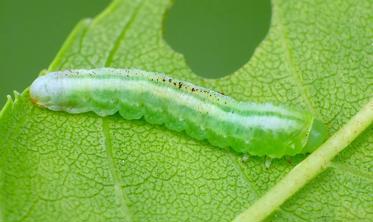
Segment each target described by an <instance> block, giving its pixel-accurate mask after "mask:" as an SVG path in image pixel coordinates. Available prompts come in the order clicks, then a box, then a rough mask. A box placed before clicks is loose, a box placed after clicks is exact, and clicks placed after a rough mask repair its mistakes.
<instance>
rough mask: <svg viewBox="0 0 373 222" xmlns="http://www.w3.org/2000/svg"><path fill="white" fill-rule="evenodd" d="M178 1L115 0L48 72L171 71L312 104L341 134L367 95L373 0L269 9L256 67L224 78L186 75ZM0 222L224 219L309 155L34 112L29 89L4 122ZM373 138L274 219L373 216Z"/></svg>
mask: <svg viewBox="0 0 373 222" xmlns="http://www.w3.org/2000/svg"><path fill="white" fill-rule="evenodd" d="M170 4H171V3H170V1H166V0H156V1H145V0H143V1H140V0H138V1H130V0H118V1H114V2H113V3H112V4H111V6H109V7H108V8H107V9H106V10H105V11H104V12H103V13H102V14H100V15H99V16H98V17H96V18H95V19H94V20H84V21H82V22H81V23H80V24H79V25H78V26H77V27H76V28H75V30H74V31H73V32H72V34H71V35H70V37H69V38H68V40H67V41H66V43H65V45H64V46H63V48H62V49H61V51H60V53H59V54H58V55H57V57H56V58H55V60H54V62H53V63H52V64H51V66H50V67H49V70H59V69H68V68H93V67H102V66H111V67H136V68H141V69H144V70H150V71H159V72H165V73H167V74H169V75H172V76H175V77H177V78H180V79H184V80H188V81H192V82H193V83H195V84H199V85H203V86H206V87H210V88H213V89H216V90H218V91H222V92H224V93H225V94H228V95H231V96H233V97H234V98H236V99H240V100H254V101H268V100H270V101H279V102H283V103H287V104H292V105H296V106H302V107H304V108H305V109H309V110H310V111H312V112H313V113H314V114H315V115H316V116H318V117H320V118H321V119H323V121H324V122H325V123H327V125H328V126H329V128H330V131H331V133H334V132H335V131H336V130H337V129H338V128H340V127H341V126H342V124H343V123H344V122H346V121H347V120H348V119H349V118H350V117H352V116H353V115H354V114H355V113H357V111H358V110H359V109H360V107H362V105H363V104H365V103H366V102H367V101H368V100H369V97H371V96H372V95H373V87H372V77H371V75H372V73H373V63H372V53H373V48H372V42H371V36H372V35H373V17H372V16H371V9H372V6H373V4H372V2H371V1H369V0H364V1H359V4H356V2H355V1H353V0H344V1H342V0H340V1H321V0H320V1H311V0H310V1H296V0H292V1H278V0H275V1H273V14H272V24H271V29H270V32H269V34H268V36H267V37H266V39H265V40H264V41H263V42H262V44H261V45H260V46H259V47H258V49H257V50H256V52H255V54H254V56H253V57H252V58H251V60H250V61H249V63H247V64H246V65H244V66H243V67H242V68H241V69H240V70H238V71H237V72H235V73H233V74H231V75H229V76H227V77H224V78H221V79H217V80H207V79H202V78H200V77H198V76H196V75H194V74H193V73H192V71H191V70H190V69H189V67H188V66H187V65H186V63H185V60H184V58H183V56H182V55H180V54H178V53H176V52H174V51H173V50H172V49H171V48H170V47H169V46H168V45H167V44H166V43H165V41H164V40H163V37H162V19H163V16H164V14H165V12H166V10H167V8H168V7H169V6H170ZM0 135H2V136H1V138H2V139H1V140H0V157H1V159H0V173H1V174H0V176H1V179H0V181H1V183H0V186H1V189H0V220H1V219H2V220H3V221H20V220H26V221H82V220H88V221H185V220H189V221H230V220H232V219H233V218H234V217H235V216H236V215H238V214H239V213H240V212H241V211H242V210H244V209H245V208H247V206H248V205H251V204H253V203H254V202H255V200H257V199H258V198H259V197H260V196H261V195H263V194H264V193H265V192H266V191H267V190H268V189H269V188H271V187H272V186H273V185H274V184H276V182H277V181H279V179H280V178H281V177H283V176H284V175H286V173H287V172H288V171H289V170H291V169H292V167H293V166H295V165H296V163H298V162H299V161H301V160H302V159H304V156H301V155H299V156H296V157H294V158H289V159H286V158H283V159H276V160H272V163H271V166H270V167H268V168H267V167H266V166H265V162H266V159H265V158H257V157H250V158H249V160H248V161H246V162H242V161H241V156H239V155H237V154H234V153H232V152H230V151H223V150H219V149H217V148H215V147H212V146H210V145H208V144H207V143H204V142H198V141H194V140H191V139H190V138H188V137H186V136H184V135H183V134H179V133H175V132H170V131H168V130H165V129H164V128H163V127H157V126H153V125H149V124H147V123H145V122H144V121H126V120H123V119H122V118H120V117H119V116H118V115H115V116H112V117H108V118H99V117H97V116H95V115H93V114H81V115H69V114H66V113H62V112H51V111H48V110H45V109H40V108H38V107H35V106H33V105H32V104H31V103H30V100H29V97H28V92H27V91H25V92H24V93H23V94H22V95H17V96H16V98H15V101H12V100H8V103H7V104H6V106H5V108H4V109H3V110H2V112H1V113H0ZM372 135H373V134H372V129H369V130H368V131H366V132H365V133H364V134H362V135H361V136H360V137H359V138H358V139H357V140H355V141H354V142H353V143H352V144H351V145H350V146H349V147H348V148H346V150H345V151H343V152H342V153H341V154H340V155H338V156H337V158H336V159H335V160H334V161H333V162H332V164H331V165H330V166H329V167H328V168H327V170H326V171H325V172H324V173H322V174H321V175H319V176H318V177H317V178H316V179H314V180H313V181H312V182H311V183H310V184H308V185H306V186H305V187H304V188H303V189H302V190H301V191H300V192H298V193H297V194H295V195H294V196H293V197H292V198H291V199H289V200H288V201H287V202H285V204H283V205H282V206H281V208H280V209H278V211H276V212H275V213H274V215H272V218H271V219H272V220H274V221H284V220H287V221H299V220H328V221H329V220H344V221H347V220H367V221H368V220H370V219H372V217H373V209H372V204H371V203H372V197H371V195H370V194H371V193H372V192H373V186H372V181H373V178H372V175H371V172H372V170H371V169H372V162H373V152H372V151H373V146H372V144H373V136H372Z"/></svg>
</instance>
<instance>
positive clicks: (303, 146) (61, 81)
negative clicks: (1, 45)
mask: <svg viewBox="0 0 373 222" xmlns="http://www.w3.org/2000/svg"><path fill="white" fill-rule="evenodd" d="M30 96H31V99H32V101H33V102H34V103H35V104H38V105H39V106H42V107H46V108H48V109H50V110H54V111H66V112H68V113H83V112H89V111H93V112H95V113H96V114H98V115H99V116H108V115H113V114H115V113H116V112H119V114H120V115H121V116H122V117H123V118H124V119H128V120H132V119H140V118H142V117H144V119H145V120H146V121H147V122H148V123H151V124H160V125H165V126H166V127H167V128H168V129H170V130H174V131H178V132H181V131H185V132H186V134H188V135H189V136H191V137H193V138H195V139H198V140H207V141H208V142H209V143H210V144H212V145H214V146H217V147H221V148H226V147H230V148H232V149H233V150H235V151H236V152H239V153H249V154H251V155H257V156H264V155H267V156H269V157H282V156H284V155H295V154H299V153H307V152H312V151H313V150H315V149H316V148H317V147H318V146H319V145H321V143H323V142H324V140H325V139H326V137H327V131H326V127H325V125H324V124H323V123H322V122H321V121H319V120H317V119H315V118H314V117H313V116H312V115H311V114H310V113H309V112H306V111H299V110H296V109H290V108H288V107H284V106H278V105H273V104H271V103H263V104H261V103H252V102H239V101H236V100H234V99H233V98H230V97H228V96H225V95H223V94H221V93H218V92H215V91H212V90H210V89H206V88H203V87H199V86H196V85H193V84H191V83H188V82H184V81H180V80H175V79H172V78H170V77H168V76H166V75H164V74H160V73H153V72H146V71H142V70H138V69H114V68H99V69H90V70H85V69H80V70H66V71H58V72H52V73H48V74H46V75H44V76H40V77H38V78H37V79H36V80H35V81H34V82H33V83H32V85H31V88H30Z"/></svg>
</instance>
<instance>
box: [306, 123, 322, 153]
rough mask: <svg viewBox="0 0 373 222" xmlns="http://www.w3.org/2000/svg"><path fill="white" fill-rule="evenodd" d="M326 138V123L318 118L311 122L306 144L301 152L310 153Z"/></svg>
mask: <svg viewBox="0 0 373 222" xmlns="http://www.w3.org/2000/svg"><path fill="white" fill-rule="evenodd" d="M327 138H328V129H327V128H326V125H325V124H324V123H323V122H321V121H320V120H318V119H315V120H314V121H313V123H312V127H311V131H310V135H309V136H308V141H307V144H306V145H305V146H304V148H303V153H311V152H312V151H314V150H316V149H317V148H318V147H319V146H320V145H321V144H323V143H324V141H325V140H326V139H327Z"/></svg>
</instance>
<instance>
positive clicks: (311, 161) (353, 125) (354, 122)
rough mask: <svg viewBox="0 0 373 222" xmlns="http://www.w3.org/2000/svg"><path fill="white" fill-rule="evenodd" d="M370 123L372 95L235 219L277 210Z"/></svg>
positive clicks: (251, 218) (254, 218)
mask: <svg viewBox="0 0 373 222" xmlns="http://www.w3.org/2000/svg"><path fill="white" fill-rule="evenodd" d="M372 122H373V98H372V99H371V100H370V101H369V102H368V104H366V105H365V106H364V107H363V108H362V109H361V110H360V111H359V112H358V113H357V114H356V115H355V116H354V117H352V118H351V119H350V120H349V122H347V123H346V124H345V125H344V126H343V127H342V128H341V129H340V130H339V131H338V132H337V133H335V134H334V135H333V136H332V137H330V138H329V139H328V140H327V141H326V142H325V143H324V144H323V145H321V146H320V147H319V148H318V149H317V150H316V151H315V152H313V153H312V154H310V155H309V156H308V157H307V158H306V159H305V160H303V161H302V162H300V163H299V164H298V165H297V166H295V167H294V168H293V169H292V170H291V171H290V172H289V173H288V174H287V175H286V176H285V177H284V178H282V179H281V181H280V182H278V183H277V184H276V185H275V186H274V187H272V189H270V190H269V191H268V192H267V193H266V194H265V195H264V196H262V197H261V198H260V199H259V200H257V201H256V202H255V203H254V204H253V205H252V206H250V207H249V208H248V209H246V210H245V211H244V212H242V213H241V214H239V215H238V216H237V217H236V218H235V219H234V222H243V221H261V220H263V219H265V218H266V217H267V216H269V215H270V214H271V213H272V212H273V211H274V210H276V209H277V208H278V207H279V206H280V205H281V204H282V203H284V202H285V201H286V200H287V199H288V198H289V197H291V196H292V195H293V194H294V193H295V192H297V191H298V190H299V189H300V188H302V187H303V186H304V185H305V184H306V183H308V182H309V181H310V180H311V179H312V178H314V177H315V176H316V175H318V174H319V173H320V172H322V171H323V170H324V169H326V168H327V166H328V164H329V163H330V162H331V160H332V159H333V158H334V157H335V156H336V155H337V154H338V153H339V152H341V151H342V150H343V149H344V148H345V147H347V146H348V145H349V144H350V143H351V142H352V141H353V140H354V139H355V138H356V137H357V136H358V135H359V134H360V133H362V132H363V131H364V130H365V129H366V128H367V127H368V126H369V125H370V124H371V123H372Z"/></svg>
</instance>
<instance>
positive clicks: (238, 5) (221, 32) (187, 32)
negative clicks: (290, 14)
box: [163, 0, 271, 78]
mask: <svg viewBox="0 0 373 222" xmlns="http://www.w3.org/2000/svg"><path fill="white" fill-rule="evenodd" d="M270 18H271V4H270V0H214V1H209V0H176V1H175V3H174V5H173V6H172V7H171V8H170V9H169V11H168V14H167V16H166V18H165V20H164V24H163V27H164V38H165V40H166V42H167V43H168V44H169V45H170V46H171V47H172V48H173V49H174V50H176V51H178V52H180V53H182V54H183V55H184V56H185V58H186V60H187V63H188V65H189V66H190V68H191V69H192V70H193V71H194V72H195V73H196V74H198V75H200V76H203V77H207V78H218V77H223V76H225V75H228V74H230V73H232V72H234V71H235V70H237V69H239V68H240V67H241V66H242V65H244V64H245V63H247V62H248V60H249V59H250V57H251V56H252V54H253V52H254V50H255V48H256V47H257V46H258V45H259V43H260V42H261V41H262V40H263V39H264V37H265V35H266V34H267V32H268V29H269V25H270Z"/></svg>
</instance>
